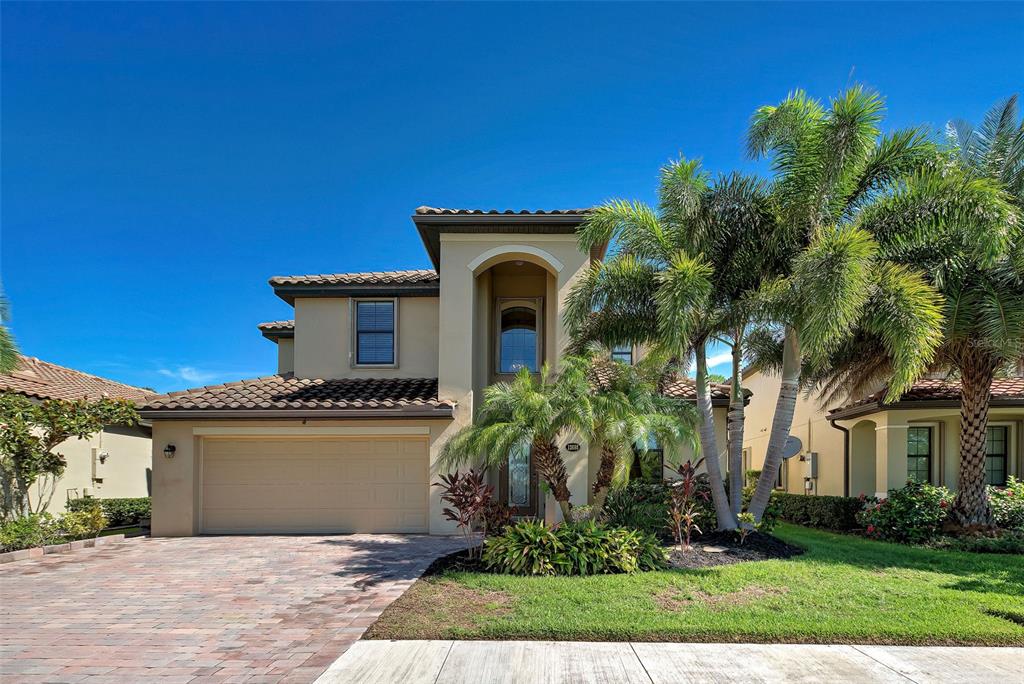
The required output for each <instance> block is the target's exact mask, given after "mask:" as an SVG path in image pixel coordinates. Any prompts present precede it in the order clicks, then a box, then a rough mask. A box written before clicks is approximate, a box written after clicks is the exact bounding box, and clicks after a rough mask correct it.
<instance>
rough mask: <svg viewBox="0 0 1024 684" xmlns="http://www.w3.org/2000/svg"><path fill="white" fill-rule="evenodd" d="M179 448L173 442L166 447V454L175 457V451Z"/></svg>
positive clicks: (168, 456)
mask: <svg viewBox="0 0 1024 684" xmlns="http://www.w3.org/2000/svg"><path fill="white" fill-rule="evenodd" d="M177 450H178V447H176V446H174V445H173V444H168V445H167V446H165V447H164V456H166V457H167V458H174V452H175V451H177Z"/></svg>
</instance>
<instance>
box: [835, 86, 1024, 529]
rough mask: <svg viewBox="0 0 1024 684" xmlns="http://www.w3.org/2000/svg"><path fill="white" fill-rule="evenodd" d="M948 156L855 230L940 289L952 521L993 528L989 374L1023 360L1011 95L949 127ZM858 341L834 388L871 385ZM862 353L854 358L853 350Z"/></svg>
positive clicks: (1022, 225)
mask: <svg viewBox="0 0 1024 684" xmlns="http://www.w3.org/2000/svg"><path fill="white" fill-rule="evenodd" d="M947 132H948V138H949V141H950V150H949V151H948V153H947V154H945V155H944V156H943V157H941V158H940V159H939V160H938V161H937V162H936V163H935V164H934V165H931V166H929V167H928V168H925V169H923V170H921V171H920V172H918V173H916V174H914V175H911V176H909V177H908V178H907V179H906V180H904V181H903V182H902V183H900V184H899V185H898V186H897V187H896V188H895V190H894V192H893V193H892V194H891V195H890V196H888V197H886V198H884V199H882V200H881V201H879V202H877V203H876V204H875V205H874V206H872V207H870V208H869V209H867V210H865V211H864V212H863V214H862V215H861V216H860V217H859V223H860V226H861V227H862V228H863V229H864V230H867V231H868V232H870V233H871V234H872V235H873V236H874V237H875V239H876V240H877V241H878V243H879V245H880V246H881V250H882V251H883V253H884V254H885V255H886V257H887V258H888V259H889V260H891V261H893V262H897V263H900V264H909V265H913V266H915V267H917V268H921V269H923V270H924V272H925V273H927V274H928V275H927V277H928V280H929V281H930V282H931V283H932V284H933V285H934V287H935V288H937V289H938V290H939V292H941V293H942V297H943V301H944V313H945V322H944V325H943V328H942V335H941V337H940V340H941V344H940V345H939V346H938V349H937V353H936V357H935V363H934V366H935V367H936V368H941V369H944V370H949V371H951V372H952V373H953V374H954V375H956V376H959V380H960V384H961V395H960V417H961V423H960V469H959V481H958V486H957V496H956V500H955V502H954V505H953V515H954V517H955V518H956V519H957V521H958V522H959V523H960V524H961V525H964V526H988V525H990V524H991V522H992V518H991V512H990V510H989V505H988V496H987V493H986V487H985V485H986V482H985V458H986V455H985V435H986V429H987V426H988V406H989V399H990V396H991V386H992V379H993V376H994V375H995V374H996V373H997V372H999V370H1000V369H1001V368H1003V367H1006V366H1014V365H1016V364H1017V363H1020V361H1021V360H1022V359H1024V222H1022V220H1021V209H1022V207H1024V122H1021V121H1020V120H1019V119H1018V114H1017V108H1016V98H1015V97H1013V98H1010V99H1009V100H1007V101H1006V102H1004V103H1001V104H999V105H997V106H996V107H995V108H993V109H992V110H991V111H990V112H989V114H988V115H987V116H986V118H985V121H984V123H983V124H982V126H981V127H980V128H978V129H975V128H973V127H971V126H970V125H968V124H966V123H963V122H954V123H951V124H950V125H949V126H948V129H947ZM875 344H876V340H875V339H874V338H873V337H872V336H870V335H865V336H861V337H860V338H859V339H858V340H857V343H856V344H855V345H852V346H851V347H849V348H848V349H846V350H844V355H843V358H842V359H841V360H840V362H839V363H837V364H836V367H835V369H834V370H833V372H832V374H831V375H832V377H831V378H830V380H831V385H830V387H835V386H837V385H839V384H844V385H848V386H868V385H870V383H871V382H873V381H877V378H878V376H879V373H880V370H884V367H885V363H886V362H887V361H886V359H885V357H884V356H876V357H875V360H874V361H873V362H871V363H867V362H866V361H865V359H867V358H871V357H869V356H867V354H865V353H864V352H865V351H869V350H870V348H871V346H872V345H875ZM855 352H859V353H855Z"/></svg>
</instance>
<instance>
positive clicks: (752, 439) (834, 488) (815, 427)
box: [743, 373, 843, 495]
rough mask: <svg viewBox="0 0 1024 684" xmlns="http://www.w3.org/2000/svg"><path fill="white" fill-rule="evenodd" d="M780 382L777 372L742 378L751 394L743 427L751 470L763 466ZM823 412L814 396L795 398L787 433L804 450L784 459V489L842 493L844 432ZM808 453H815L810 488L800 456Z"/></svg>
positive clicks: (805, 467)
mask: <svg viewBox="0 0 1024 684" xmlns="http://www.w3.org/2000/svg"><path fill="white" fill-rule="evenodd" d="M780 385H781V379H780V378H779V376H778V375H769V374H765V373H752V374H751V375H750V376H749V377H746V378H744V379H743V387H744V388H745V389H748V390H750V391H751V392H752V393H753V394H752V396H751V398H750V403H749V404H748V405H747V410H746V421H745V426H744V430H743V448H744V451H745V453H746V454H747V455H748V462H749V466H750V468H751V469H753V470H760V469H761V468H762V467H763V465H764V456H765V452H766V451H767V450H768V438H769V436H770V434H771V427H772V419H773V418H774V416H775V402H776V400H777V399H778V396H779V386H780ZM826 414H827V411H824V410H822V409H821V408H819V397H818V396H817V395H811V396H809V397H808V396H805V395H804V394H803V393H801V394H800V395H799V397H798V398H797V404H796V411H795V412H794V415H793V427H792V429H791V430H790V434H791V435H793V436H794V437H797V438H798V439H799V440H800V441H801V443H802V445H803V450H802V452H801V455H800V456H795V457H793V458H791V459H787V460H786V462H785V463H784V465H783V483H784V484H785V488H786V491H788V492H792V493H794V494H802V493H805V491H806V492H807V493H810V494H831V495H842V493H843V433H842V432H841V431H839V430H837V429H835V428H833V427H832V426H831V425H830V424H829V422H828V420H826ZM810 452H816V453H817V454H818V477H817V479H816V480H812V481H811V484H812V487H811V489H809V490H805V487H804V478H805V477H806V476H807V474H808V463H807V461H806V460H805V461H801V460H800V458H801V456H805V455H806V454H809V453H810Z"/></svg>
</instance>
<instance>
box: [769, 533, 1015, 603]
mask: <svg viewBox="0 0 1024 684" xmlns="http://www.w3.org/2000/svg"><path fill="white" fill-rule="evenodd" d="M813 534H814V535H815V536H818V535H820V537H819V538H817V539H814V540H810V541H808V540H806V539H805V538H804V536H803V534H801V533H797V534H794V535H787V534H785V533H783V536H784V537H785V538H786V540H787V541H789V542H790V543H794V544H798V545H800V546H802V547H804V548H805V549H807V553H806V554H804V555H803V556H798V557H796V558H793V559H790V562H797V563H799V562H807V563H826V564H834V565H847V566H853V567H857V568H863V569H865V570H869V571H874V572H884V571H885V570H891V569H906V570H917V571H922V572H932V573H941V574H944V575H955V576H956V577H958V578H959V579H958V580H957V581H954V582H951V583H948V584H943V585H941V586H942V588H944V589H952V590H954V591H972V592H980V593H989V594H1005V595H1009V596H1015V597H1019V596H1024V558H1022V557H1020V556H1013V555H1009V554H1006V555H1004V554H985V553H968V552H963V551H943V550H933V549H924V548H918V547H913V546H904V545H901V544H892V543H888V542H879V541H872V540H868V539H862V538H859V537H854V536H853V535H844V534H835V533H831V532H822V531H818V530H815V531H813Z"/></svg>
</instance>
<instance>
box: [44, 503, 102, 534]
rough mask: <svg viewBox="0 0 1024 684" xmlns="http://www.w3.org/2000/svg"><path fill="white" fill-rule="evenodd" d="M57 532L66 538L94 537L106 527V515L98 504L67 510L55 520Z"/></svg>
mask: <svg viewBox="0 0 1024 684" xmlns="http://www.w3.org/2000/svg"><path fill="white" fill-rule="evenodd" d="M55 525H56V528H57V531H58V533H59V534H60V535H61V536H62V537H64V538H65V539H67V540H72V539H85V538H87V537H95V536H97V535H98V534H99V533H100V532H102V531H103V530H104V529H106V527H107V517H106V516H105V515H103V510H102V509H101V508H100V507H99V506H93V507H92V508H87V509H86V510H84V511H69V512H67V513H65V514H64V515H61V516H60V517H58V518H57V520H56V522H55Z"/></svg>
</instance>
